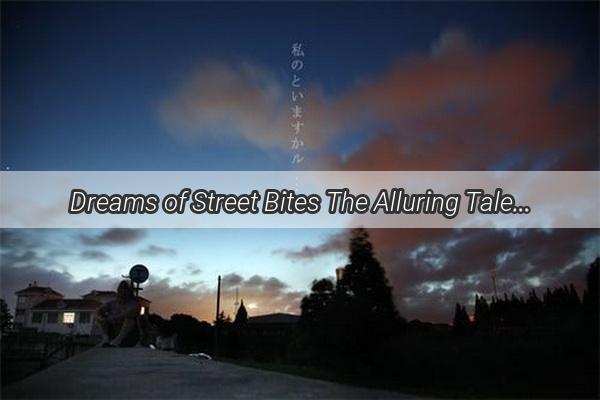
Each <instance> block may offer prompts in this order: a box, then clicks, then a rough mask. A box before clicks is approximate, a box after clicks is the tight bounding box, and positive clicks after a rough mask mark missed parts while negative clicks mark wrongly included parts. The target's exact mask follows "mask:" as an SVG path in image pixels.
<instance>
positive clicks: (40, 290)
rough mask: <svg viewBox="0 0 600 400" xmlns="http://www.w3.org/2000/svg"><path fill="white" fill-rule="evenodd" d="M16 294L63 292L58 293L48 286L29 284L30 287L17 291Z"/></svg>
mask: <svg viewBox="0 0 600 400" xmlns="http://www.w3.org/2000/svg"><path fill="white" fill-rule="evenodd" d="M15 294H17V295H18V294H54V295H56V296H62V293H58V292H57V291H56V290H54V289H52V288H51V287H48V286H29V287H28V288H25V289H22V290H18V291H16V292H15Z"/></svg>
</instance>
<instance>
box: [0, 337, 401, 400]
mask: <svg viewBox="0 0 600 400" xmlns="http://www.w3.org/2000/svg"><path fill="white" fill-rule="evenodd" d="M2 395H3V396H2V397H3V398H67V399H75V398H77V399H80V398H96V399H98V398H105V399H111V398H135V399H139V398H164V399H189V398H194V399H215V398H238V399H239V398H251V399H252V398H271V399H287V398H328V399H332V398H339V399H349V398H369V399H372V398H407V397H409V396H405V395H402V394H400V393H395V392H387V391H381V390H373V389H366V388H357V387H353V386H348V385H341V384H337V383H331V382H325V381H319V380H314V379H306V378H301V377H296V376H292V375H287V374H281V373H277V372H270V371H264V370H258V369H254V368H246V367H240V366H237V365H232V364H227V363H222V362H216V361H206V360H199V359H196V358H194V357H189V356H186V355H180V354H174V353H171V352H164V351H157V350H150V349H144V348H128V349H99V348H96V349H91V350H89V351H86V352H85V353H83V354H80V355H78V356H75V357H73V358H71V359H69V360H66V361H64V362H62V363H60V364H57V365H54V366H52V367H50V368H48V369H46V370H44V371H42V372H40V373H38V374H35V375H33V376H31V377H29V378H27V379H25V380H23V381H20V382H17V383H15V384H13V385H11V386H8V387H7V388H6V390H4V391H3V393H2Z"/></svg>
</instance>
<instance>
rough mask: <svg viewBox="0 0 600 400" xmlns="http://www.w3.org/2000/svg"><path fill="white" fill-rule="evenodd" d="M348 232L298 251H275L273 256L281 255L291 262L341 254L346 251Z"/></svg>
mask: <svg viewBox="0 0 600 400" xmlns="http://www.w3.org/2000/svg"><path fill="white" fill-rule="evenodd" d="M348 238H349V236H348V232H346V231H343V232H341V233H337V234H334V235H332V236H330V237H329V238H328V240H326V241H324V242H323V243H321V244H319V245H317V246H304V247H302V248H300V249H298V250H295V249H277V250H274V251H273V254H283V255H284V256H285V257H287V258H288V259H290V260H291V261H293V262H298V261H302V260H307V259H313V258H316V257H319V256H321V255H325V254H330V253H343V252H345V251H346V250H347V249H348Z"/></svg>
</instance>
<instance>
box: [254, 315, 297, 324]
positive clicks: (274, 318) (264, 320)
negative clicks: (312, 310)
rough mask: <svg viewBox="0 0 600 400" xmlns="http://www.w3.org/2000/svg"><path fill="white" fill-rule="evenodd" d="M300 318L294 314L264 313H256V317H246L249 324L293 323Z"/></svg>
mask: <svg viewBox="0 0 600 400" xmlns="http://www.w3.org/2000/svg"><path fill="white" fill-rule="evenodd" d="M299 319H300V316H299V315H295V314H284V313H275V314H265V315H257V316H256V317H250V318H248V323H249V324H295V323H297V322H298V320H299Z"/></svg>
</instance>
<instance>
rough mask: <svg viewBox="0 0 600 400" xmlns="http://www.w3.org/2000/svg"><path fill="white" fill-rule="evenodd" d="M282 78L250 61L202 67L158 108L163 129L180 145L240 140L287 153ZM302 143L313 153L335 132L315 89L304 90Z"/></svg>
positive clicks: (286, 99) (287, 126)
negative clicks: (206, 141)
mask: <svg viewBox="0 0 600 400" xmlns="http://www.w3.org/2000/svg"><path fill="white" fill-rule="evenodd" d="M285 79H287V78H284V77H283V76H278V75H276V74H275V73H273V72H271V71H269V70H268V69H267V68H264V67H261V66H258V65H255V64H253V63H249V62H242V63H239V64H236V65H232V64H227V63H222V62H216V61H213V62H207V63H205V64H203V65H201V66H200V67H198V68H197V69H196V70H195V71H194V72H193V73H192V74H190V76H189V77H188V78H187V79H185V80H184V81H183V82H182V84H181V86H180V87H179V88H178V90H177V91H176V92H175V94H173V95H172V96H171V97H169V98H167V99H165V100H164V101H163V102H162V103H161V106H160V115H161V119H162V121H163V123H164V125H165V126H166V127H167V129H168V130H169V132H171V133H172V134H173V135H175V136H177V137H179V138H182V139H184V140H197V139H203V138H212V139H217V140H221V141H226V140H231V139H236V138H242V139H243V140H245V141H248V142H250V143H252V144H254V145H256V146H257V147H260V148H264V149H269V148H279V149H289V147H290V135H289V134H290V132H291V131H292V127H291V125H290V124H291V121H290V113H291V111H290V107H291V104H292V103H291V100H290V95H291V94H290V93H291V92H290V88H289V86H288V85H286V84H285ZM303 94H304V99H305V101H304V102H303V113H304V115H305V116H306V117H305V118H304V119H303V120H302V122H303V123H304V126H303V130H302V138H303V140H304V142H305V144H306V146H307V148H311V149H313V150H314V149H318V148H321V147H322V146H323V145H324V144H326V143H327V139H328V138H330V137H332V136H333V134H334V133H335V131H336V129H337V128H338V127H337V124H336V122H335V121H334V120H332V119H330V118H328V117H327V115H328V112H327V111H328V107H329V106H328V104H327V101H326V100H325V98H324V96H323V94H322V92H321V90H319V89H318V88H317V87H314V86H313V87H305V88H304V89H303Z"/></svg>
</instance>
